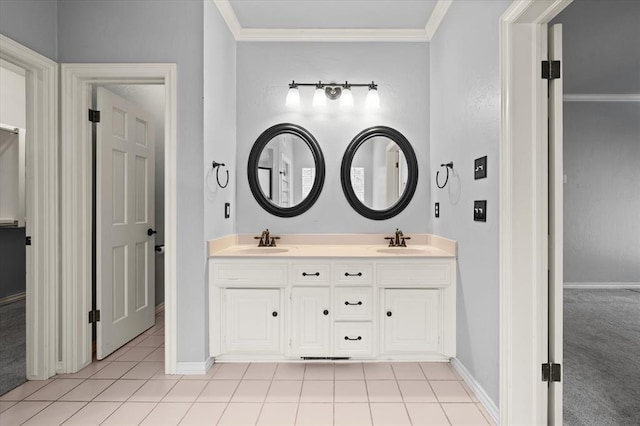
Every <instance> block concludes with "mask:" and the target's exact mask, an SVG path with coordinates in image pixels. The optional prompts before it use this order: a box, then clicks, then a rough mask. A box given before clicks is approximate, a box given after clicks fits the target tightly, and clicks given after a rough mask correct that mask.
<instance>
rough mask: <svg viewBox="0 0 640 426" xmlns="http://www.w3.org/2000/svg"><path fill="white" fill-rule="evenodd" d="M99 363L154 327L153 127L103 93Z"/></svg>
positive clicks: (121, 101)
mask: <svg viewBox="0 0 640 426" xmlns="http://www.w3.org/2000/svg"><path fill="white" fill-rule="evenodd" d="M97 108H98V110H99V111H100V115H101V117H100V123H98V124H97V137H96V280H97V282H96V292H97V295H96V299H97V300H96V303H97V309H98V310H100V317H101V318H100V321H98V323H97V336H96V337H97V342H96V349H97V358H98V359H103V358H104V357H106V356H107V355H109V354H110V353H112V352H113V351H115V350H116V349H118V348H119V347H121V346H123V345H124V344H125V343H127V342H128V341H129V340H131V339H133V338H134V337H136V336H138V335H139V334H141V333H142V332H143V331H145V330H146V329H148V328H149V327H151V326H153V324H154V321H155V286H154V281H155V277H154V271H155V267H154V261H155V257H154V256H155V254H154V249H155V247H154V241H155V239H154V237H153V234H152V235H148V230H150V229H152V230H155V211H154V185H155V182H154V165H155V146H154V124H153V120H152V118H151V115H150V114H149V113H147V112H145V111H144V110H142V109H141V108H140V107H139V106H138V105H135V104H133V103H132V102H129V101H127V100H126V99H124V98H121V97H119V96H117V95H115V94H113V93H111V92H109V91H108V90H106V89H104V88H98V89H97Z"/></svg>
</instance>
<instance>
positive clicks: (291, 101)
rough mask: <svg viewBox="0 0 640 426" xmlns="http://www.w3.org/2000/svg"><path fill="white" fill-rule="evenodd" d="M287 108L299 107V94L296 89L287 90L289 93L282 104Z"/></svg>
mask: <svg viewBox="0 0 640 426" xmlns="http://www.w3.org/2000/svg"><path fill="white" fill-rule="evenodd" d="M284 104H285V105H286V106H288V107H289V108H297V107H299V106H300V92H299V91H298V87H297V86H296V87H291V88H289V92H287V99H286V101H285V103H284Z"/></svg>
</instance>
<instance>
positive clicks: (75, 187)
mask: <svg viewBox="0 0 640 426" xmlns="http://www.w3.org/2000/svg"><path fill="white" fill-rule="evenodd" d="M100 83H111V84H163V85H164V88H165V128H164V136H165V170H164V183H165V207H164V209H165V211H164V213H165V264H164V274H165V302H164V303H165V304H164V306H165V314H164V315H165V373H166V374H175V372H176V355H177V344H176V327H177V318H176V313H177V312H176V309H177V307H176V289H177V286H176V263H177V260H176V259H177V256H176V241H177V219H176V218H177V201H176V168H177V163H176V149H177V66H176V64H148V63H145V64H61V113H62V117H61V128H62V133H61V141H62V144H61V150H60V155H61V167H62V170H61V194H62V198H61V212H62V218H61V224H62V229H63V230H64V232H63V234H62V250H61V252H62V257H61V269H62V285H61V310H62V316H61V322H62V323H61V326H60V332H61V355H62V365H61V366H60V371H59V372H61V373H73V372H76V371H79V370H80V369H81V368H83V367H84V366H86V365H87V364H89V363H91V358H92V346H91V326H90V324H89V323H88V321H87V313H88V312H89V311H90V310H91V280H92V278H91V259H92V255H91V244H92V239H91V238H92V237H91V229H92V202H91V200H92V191H93V188H92V184H91V182H92V179H91V173H92V161H91V144H90V143H88V142H87V141H90V140H91V139H90V135H91V133H90V132H91V123H90V122H89V121H88V119H87V111H88V109H89V108H90V103H89V102H90V99H91V96H90V93H91V92H90V90H91V86H92V85H94V84H100Z"/></svg>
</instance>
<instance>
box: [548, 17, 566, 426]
mask: <svg viewBox="0 0 640 426" xmlns="http://www.w3.org/2000/svg"><path fill="white" fill-rule="evenodd" d="M549 60H550V61H552V60H553V61H562V25H561V24H556V25H553V26H552V27H550V28H549ZM562 102H563V90H562V70H561V73H560V78H556V79H553V80H550V81H549V362H552V363H555V364H561V365H562V359H563V355H562V343H563V333H562V327H563V321H562V308H563V297H562V286H563V281H564V279H563V244H564V243H563V187H562V185H563V178H562V176H563V156H562V147H563V139H562V132H563V108H562V107H563V104H562ZM548 424H549V425H562V381H560V382H551V383H550V384H549V411H548Z"/></svg>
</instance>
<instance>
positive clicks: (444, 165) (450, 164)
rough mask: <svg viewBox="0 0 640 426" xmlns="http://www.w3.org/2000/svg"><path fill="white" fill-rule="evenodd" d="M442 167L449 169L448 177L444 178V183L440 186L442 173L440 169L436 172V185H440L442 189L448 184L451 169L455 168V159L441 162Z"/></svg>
mask: <svg viewBox="0 0 640 426" xmlns="http://www.w3.org/2000/svg"><path fill="white" fill-rule="evenodd" d="M440 167H444V169H445V170H446V171H447V177H446V179H445V180H444V184H443V185H442V186H440V182H438V175H439V174H440V170H438V171H437V172H436V185H437V186H438V188H440V189H442V188H444V187H445V186H447V182H449V169H451V170H453V161H449V162H448V163H443V164H440Z"/></svg>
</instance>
